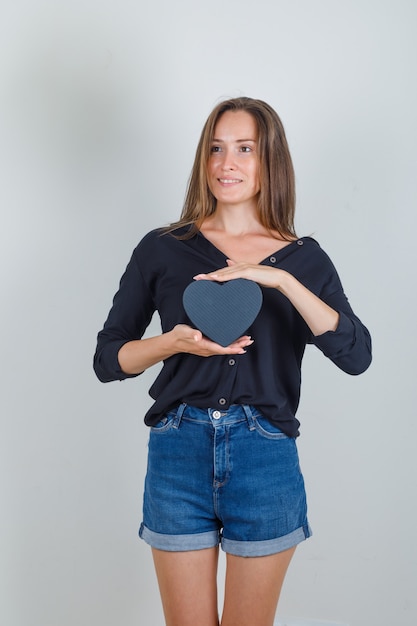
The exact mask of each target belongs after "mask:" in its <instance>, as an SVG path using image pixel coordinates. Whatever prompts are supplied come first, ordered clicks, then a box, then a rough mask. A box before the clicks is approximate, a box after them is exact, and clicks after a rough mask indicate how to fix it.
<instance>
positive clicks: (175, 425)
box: [172, 402, 187, 428]
mask: <svg viewBox="0 0 417 626" xmlns="http://www.w3.org/2000/svg"><path fill="white" fill-rule="evenodd" d="M186 408H187V405H186V403H185V402H183V403H182V404H180V405H179V407H178V409H177V414H176V416H175V417H174V421H173V422H172V428H179V425H180V423H181V419H182V415H183V413H184V411H185V409H186Z"/></svg>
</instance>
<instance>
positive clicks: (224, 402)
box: [219, 398, 226, 406]
mask: <svg viewBox="0 0 417 626" xmlns="http://www.w3.org/2000/svg"><path fill="white" fill-rule="evenodd" d="M219 404H220V405H221V406H224V405H225V404H226V398H220V400H219Z"/></svg>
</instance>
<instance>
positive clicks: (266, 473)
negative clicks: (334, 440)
mask: <svg viewBox="0 0 417 626" xmlns="http://www.w3.org/2000/svg"><path fill="white" fill-rule="evenodd" d="M139 535H140V537H142V539H144V540H145V541H146V542H147V543H149V544H150V545H151V546H153V547H154V548H157V549H159V550H168V551H174V552H175V551H186V550H201V549H203V548H211V547H214V546H217V545H219V544H221V547H222V549H223V550H224V551H225V552H228V553H230V554H234V555H237V556H248V557H250V556H265V555H269V554H274V553H276V552H281V551H283V550H287V549H288V548H291V547H293V546H295V545H296V544H298V543H300V542H301V541H303V540H304V539H307V538H308V537H309V536H310V535H311V530H310V527H309V524H308V521H307V504H306V495H305V489H304V480H303V477H302V474H301V471H300V466H299V461H298V452H297V447H296V442H295V439H293V438H291V437H288V436H287V435H285V434H284V433H283V432H282V431H281V430H280V429H279V428H277V427H276V426H274V425H272V424H271V423H270V422H269V421H268V420H267V419H266V418H265V417H264V416H263V415H261V414H260V413H259V411H257V410H256V409H255V408H254V407H253V406H249V405H232V406H231V407H230V408H229V409H228V410H224V411H219V410H216V409H199V408H196V407H193V406H189V405H186V404H181V405H180V406H179V407H178V408H176V409H175V410H173V411H170V412H169V413H167V414H166V415H165V417H164V418H163V419H162V420H161V421H160V422H159V423H158V424H157V425H156V426H155V427H152V428H151V432H150V437H149V455H148V468H147V475H146V479H145V491H144V505H143V522H142V524H141V527H140V531H139Z"/></svg>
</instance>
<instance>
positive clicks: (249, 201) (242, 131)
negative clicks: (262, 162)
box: [207, 111, 260, 207]
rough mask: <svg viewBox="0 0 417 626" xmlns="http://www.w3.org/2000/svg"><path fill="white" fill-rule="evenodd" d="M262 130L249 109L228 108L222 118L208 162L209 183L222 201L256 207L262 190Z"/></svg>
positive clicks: (220, 203) (218, 202)
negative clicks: (259, 132)
mask: <svg viewBox="0 0 417 626" xmlns="http://www.w3.org/2000/svg"><path fill="white" fill-rule="evenodd" d="M257 141H258V130H257V126H256V122H255V119H254V118H253V117H252V115H250V113H247V112H246V111H226V112H225V113H223V115H222V116H221V117H220V118H219V120H218V122H217V124H216V126H215V129H214V137H213V141H212V144H211V148H210V157H209V162H208V166H207V177H208V181H207V182H208V186H209V188H210V191H211V193H212V194H213V196H214V197H215V198H216V200H217V207H219V206H221V205H231V204H233V205H242V204H246V205H250V206H252V207H256V205H257V196H258V194H259V189H260V182H259V155H258V144H257Z"/></svg>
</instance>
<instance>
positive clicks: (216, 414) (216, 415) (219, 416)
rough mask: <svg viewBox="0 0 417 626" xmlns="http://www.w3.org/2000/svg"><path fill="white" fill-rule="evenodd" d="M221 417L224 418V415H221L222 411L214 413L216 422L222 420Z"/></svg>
mask: <svg viewBox="0 0 417 626" xmlns="http://www.w3.org/2000/svg"><path fill="white" fill-rule="evenodd" d="M221 416H222V414H221V413H220V411H213V418H214V419H215V420H218V419H220V418H221Z"/></svg>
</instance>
